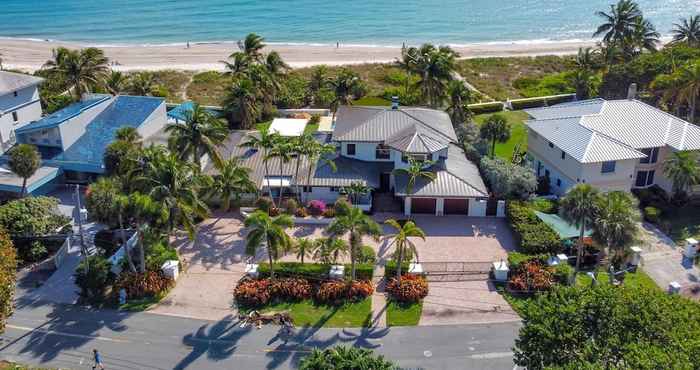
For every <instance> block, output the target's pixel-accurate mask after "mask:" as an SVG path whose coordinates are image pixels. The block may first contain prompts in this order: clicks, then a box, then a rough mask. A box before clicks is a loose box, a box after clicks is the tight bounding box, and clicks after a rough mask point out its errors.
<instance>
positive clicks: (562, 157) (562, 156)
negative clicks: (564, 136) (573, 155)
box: [561, 150, 566, 159]
mask: <svg viewBox="0 0 700 370" xmlns="http://www.w3.org/2000/svg"><path fill="white" fill-rule="evenodd" d="M561 159H566V153H564V151H563V150H562V151H561Z"/></svg>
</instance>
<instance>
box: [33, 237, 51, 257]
mask: <svg viewBox="0 0 700 370" xmlns="http://www.w3.org/2000/svg"><path fill="white" fill-rule="evenodd" d="M48 254H49V251H48V250H47V249H46V247H45V246H44V244H42V243H41V242H40V241H38V240H35V241H33V242H32V243H31V246H30V248H29V258H30V260H31V261H32V262H35V261H41V260H42V259H44V258H45V257H46V256H47V255H48Z"/></svg>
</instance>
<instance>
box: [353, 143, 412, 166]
mask: <svg viewBox="0 0 700 370" xmlns="http://www.w3.org/2000/svg"><path fill="white" fill-rule="evenodd" d="M340 144H341V145H340V154H341V155H343V156H344V157H348V158H353V159H357V160H360V161H366V162H395V161H396V155H397V153H398V152H397V151H395V150H391V151H390V156H389V159H376V158H375V150H376V149H377V145H378V144H379V143H361V142H341V143H340ZM348 144H355V155H348ZM398 161H399V162H400V161H401V156H400V155H399V156H398Z"/></svg>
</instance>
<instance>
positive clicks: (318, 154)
mask: <svg viewBox="0 0 700 370" xmlns="http://www.w3.org/2000/svg"><path fill="white" fill-rule="evenodd" d="M335 152H336V146H335V145H332V144H323V143H320V142H318V141H316V140H314V141H311V142H309V143H307V146H306V148H305V150H304V154H305V155H306V160H307V161H308V164H309V166H308V168H307V173H306V179H305V182H304V183H305V185H306V186H311V175H312V172H313V171H314V170H315V169H316V168H318V167H319V166H320V164H321V162H323V164H325V165H327V166H330V167H331V170H332V171H333V172H335V171H336V166H335V162H333V159H332V158H329V157H330V156H332V155H333V154H335Z"/></svg>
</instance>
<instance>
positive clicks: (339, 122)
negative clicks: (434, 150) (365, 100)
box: [333, 106, 457, 148]
mask: <svg viewBox="0 0 700 370" xmlns="http://www.w3.org/2000/svg"><path fill="white" fill-rule="evenodd" d="M406 130H414V131H419V132H422V133H425V136H428V134H429V136H430V138H431V140H432V141H438V142H440V143H441V145H442V147H443V148H444V147H445V146H446V145H447V144H448V143H450V142H456V141H457V134H455V131H454V128H452V121H450V117H449V116H448V115H447V113H445V112H442V111H438V110H433V109H425V108H413V107H400V108H399V109H391V107H362V106H341V107H340V108H338V112H337V114H336V122H335V129H334V130H333V140H335V141H369V142H385V141H388V140H392V139H394V140H397V139H399V138H401V134H402V133H403V132H404V131H406ZM397 135H398V136H399V137H397ZM404 144H406V143H404ZM409 144H410V142H409ZM431 145H432V144H431Z"/></svg>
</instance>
